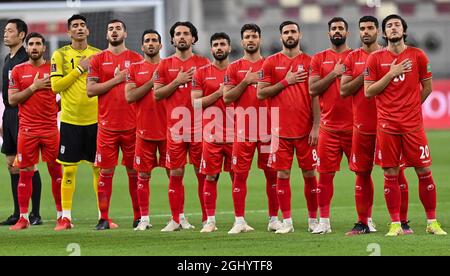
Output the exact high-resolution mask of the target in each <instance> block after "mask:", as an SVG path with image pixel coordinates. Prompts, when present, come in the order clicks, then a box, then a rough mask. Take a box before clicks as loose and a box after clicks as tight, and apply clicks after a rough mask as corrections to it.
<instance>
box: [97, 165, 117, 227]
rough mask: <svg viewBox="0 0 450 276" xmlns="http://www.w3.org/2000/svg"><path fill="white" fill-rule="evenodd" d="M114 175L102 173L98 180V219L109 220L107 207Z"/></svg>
mask: <svg viewBox="0 0 450 276" xmlns="http://www.w3.org/2000/svg"><path fill="white" fill-rule="evenodd" d="M113 176H114V173H102V172H100V177H99V179H98V205H99V206H98V207H99V209H100V214H101V215H100V218H101V219H105V220H109V216H108V213H109V205H110V202H111V195H112V181H113Z"/></svg>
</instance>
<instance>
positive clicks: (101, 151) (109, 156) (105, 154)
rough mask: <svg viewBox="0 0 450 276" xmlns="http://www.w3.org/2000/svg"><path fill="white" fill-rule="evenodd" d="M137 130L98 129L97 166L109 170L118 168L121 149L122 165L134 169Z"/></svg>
mask: <svg viewBox="0 0 450 276" xmlns="http://www.w3.org/2000/svg"><path fill="white" fill-rule="evenodd" d="M135 143H136V130H135V129H131V130H126V131H111V130H107V129H102V128H98V135H97V154H96V155H95V166H97V167H99V168H101V169H109V168H114V167H115V166H117V160H118V158H119V147H120V149H121V150H122V155H123V157H122V165H124V166H126V167H127V168H133V164H134V148H135Z"/></svg>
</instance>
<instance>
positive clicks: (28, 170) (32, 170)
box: [20, 166, 34, 172]
mask: <svg viewBox="0 0 450 276" xmlns="http://www.w3.org/2000/svg"><path fill="white" fill-rule="evenodd" d="M20 171H21V172H34V166H31V167H26V168H22V169H20Z"/></svg>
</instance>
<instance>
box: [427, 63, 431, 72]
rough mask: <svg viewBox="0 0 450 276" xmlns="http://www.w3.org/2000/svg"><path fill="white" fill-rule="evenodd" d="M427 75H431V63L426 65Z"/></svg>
mask: <svg viewBox="0 0 450 276" xmlns="http://www.w3.org/2000/svg"><path fill="white" fill-rule="evenodd" d="M427 73H431V63H428V64H427Z"/></svg>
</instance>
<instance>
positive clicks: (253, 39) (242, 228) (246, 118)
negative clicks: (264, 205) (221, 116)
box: [223, 24, 281, 234]
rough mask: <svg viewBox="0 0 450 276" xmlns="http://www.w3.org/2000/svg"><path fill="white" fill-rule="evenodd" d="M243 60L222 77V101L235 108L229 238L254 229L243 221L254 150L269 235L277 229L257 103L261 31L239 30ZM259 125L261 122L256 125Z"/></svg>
mask: <svg viewBox="0 0 450 276" xmlns="http://www.w3.org/2000/svg"><path fill="white" fill-rule="evenodd" d="M241 39H242V41H241V44H242V47H243V48H244V57H243V58H241V59H239V60H237V61H235V62H233V63H232V64H230V65H229V66H228V69H227V73H226V75H225V89H224V94H223V96H224V101H225V104H231V103H233V104H234V107H235V137H236V138H235V139H236V141H235V143H234V144H233V160H232V162H233V164H232V169H233V172H234V181H233V203H234V213H235V223H234V225H233V228H232V229H231V230H230V231H229V232H228V233H229V234H238V233H241V232H249V231H253V230H254V229H253V228H252V227H250V226H249V225H248V224H247V222H246V221H245V218H244V216H245V199H246V196H247V178H248V174H249V171H250V168H251V165H252V161H253V155H254V153H255V150H258V167H259V168H260V169H262V170H263V171H264V174H265V176H266V192H267V196H268V205H269V217H270V218H269V226H268V228H269V231H276V230H278V229H280V228H281V222H280V221H279V220H278V210H279V205H278V198H277V193H276V182H277V173H276V171H275V170H273V169H271V168H270V167H268V161H269V154H270V124H269V123H270V117H269V116H268V112H264V111H268V105H267V100H258V97H257V95H256V94H257V93H256V92H257V91H256V88H257V84H258V80H259V79H260V73H261V69H262V65H263V63H264V58H263V57H262V56H261V29H260V28H259V26H258V25H256V24H245V25H244V26H243V27H242V28H241ZM259 122H263V124H260V123H259Z"/></svg>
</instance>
